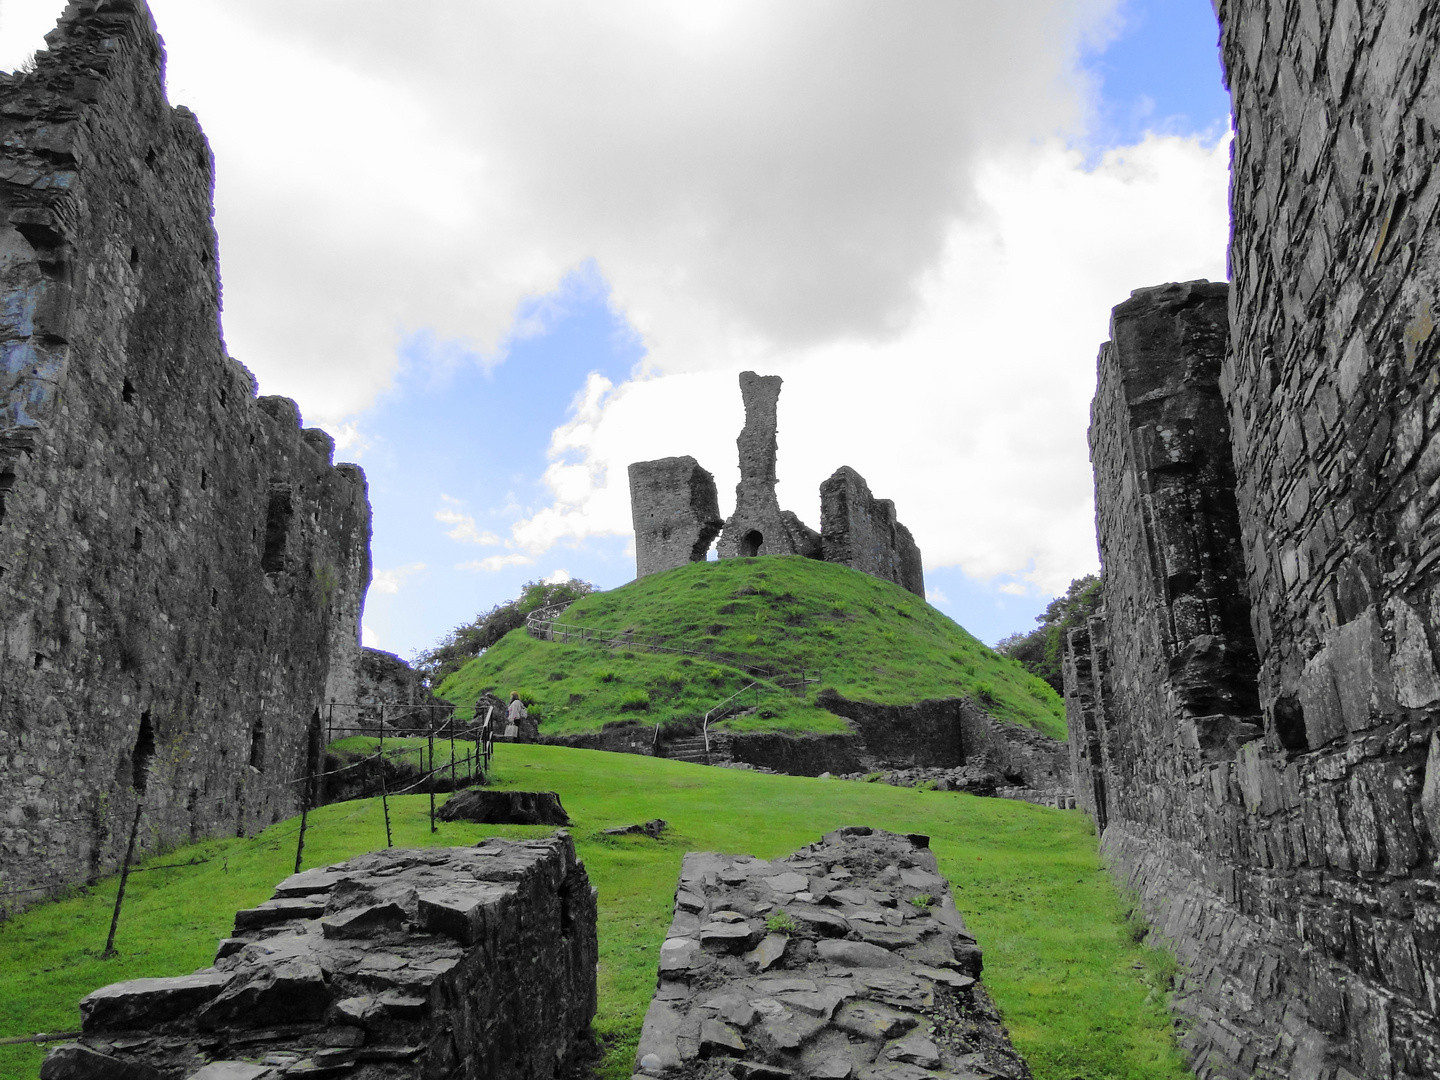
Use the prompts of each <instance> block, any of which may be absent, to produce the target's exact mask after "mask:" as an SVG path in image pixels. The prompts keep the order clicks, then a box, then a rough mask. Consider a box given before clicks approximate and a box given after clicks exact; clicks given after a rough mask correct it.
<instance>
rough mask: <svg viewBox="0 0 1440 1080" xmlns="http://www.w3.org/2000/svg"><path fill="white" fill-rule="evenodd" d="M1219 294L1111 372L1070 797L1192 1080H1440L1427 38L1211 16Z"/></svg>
mask: <svg viewBox="0 0 1440 1080" xmlns="http://www.w3.org/2000/svg"><path fill="white" fill-rule="evenodd" d="M1217 10H1218V13H1219V16H1220V20H1221V24H1222V39H1221V44H1222V51H1223V57H1224V62H1225V68H1226V76H1227V79H1228V82H1229V85H1230V90H1231V95H1232V102H1233V106H1234V119H1235V141H1234V146H1233V155H1234V157H1233V162H1234V164H1233V169H1234V172H1233V178H1232V186H1231V192H1232V217H1233V222H1234V225H1233V235H1232V238H1231V246H1230V266H1231V267H1232V272H1233V278H1234V280H1233V282H1232V283H1231V285H1230V287H1229V289H1228V291H1227V290H1226V289H1225V287H1224V286H1221V285H1212V284H1209V283H1204V282H1190V283H1186V284H1179V285H1166V286H1161V287H1158V288H1154V289H1143V290H1139V291H1137V292H1136V294H1134V296H1133V297H1132V299H1131V300H1129V301H1127V302H1126V303H1124V304H1121V305H1120V306H1119V307H1117V308H1116V309H1115V312H1114V319H1113V322H1112V332H1111V337H1112V340H1111V342H1110V343H1109V344H1107V345H1106V346H1105V347H1104V348H1103V349H1102V350H1101V353H1100V361H1099V381H1098V389H1097V392H1096V397H1095V403H1094V406H1093V413H1092V425H1091V456H1092V461H1093V463H1094V469H1095V500H1096V517H1097V525H1098V533H1099V543H1100V552H1101V559H1102V563H1103V566H1104V579H1103V580H1104V584H1103V596H1104V613H1103V616H1102V617H1100V618H1096V619H1092V620H1091V621H1090V624H1089V626H1088V627H1086V628H1085V629H1082V630H1078V631H1075V632H1074V633H1072V635H1071V637H1070V641H1069V649H1068V653H1067V660H1066V706H1067V715H1068V720H1069V725H1070V735H1071V748H1072V755H1073V761H1074V766H1075V780H1076V784H1075V787H1076V794H1077V800H1078V801H1080V802H1081V803H1083V804H1086V805H1087V808H1088V809H1089V810H1090V811H1091V812H1092V813H1093V814H1094V816H1095V818H1096V821H1097V823H1098V824H1099V825H1100V827H1101V828H1102V830H1103V833H1102V840H1101V848H1102V852H1103V854H1104V855H1105V857H1106V859H1107V860H1108V861H1109V863H1110V865H1111V867H1112V869H1113V870H1114V871H1115V873H1116V874H1117V875H1118V876H1119V877H1120V878H1121V879H1122V880H1123V881H1124V882H1125V883H1127V884H1128V885H1130V886H1131V887H1133V888H1134V889H1135V890H1136V891H1137V892H1138V893H1139V895H1140V897H1141V900H1142V903H1143V905H1144V908H1145V911H1146V913H1147V915H1148V916H1149V918H1150V920H1151V923H1152V925H1153V926H1154V927H1155V929H1156V930H1157V931H1158V933H1159V934H1160V935H1161V936H1163V937H1164V938H1165V939H1166V940H1167V941H1168V942H1169V943H1170V944H1171V945H1173V946H1174V948H1175V949H1176V951H1177V953H1178V954H1179V956H1180V957H1181V959H1182V961H1183V962H1184V966H1185V971H1184V972H1183V973H1182V976H1181V978H1180V980H1179V985H1178V988H1177V993H1176V995H1175V1000H1174V1006H1175V1008H1176V1010H1177V1011H1178V1012H1179V1013H1180V1014H1181V1016H1182V1017H1183V1018H1185V1020H1186V1021H1187V1030H1186V1033H1185V1034H1184V1037H1183V1039H1182V1042H1183V1044H1184V1045H1185V1046H1186V1047H1187V1049H1188V1050H1189V1052H1190V1055H1191V1060H1192V1063H1193V1065H1194V1066H1195V1068H1196V1071H1197V1075H1198V1076H1200V1077H1233V1078H1236V1080H1239V1078H1249V1077H1289V1078H1293V1080H1355V1078H1365V1080H1396V1078H1400V1077H1432V1076H1437V1075H1440V885H1437V881H1436V870H1435V868H1436V866H1437V863H1440V673H1437V669H1436V663H1435V651H1434V650H1435V647H1436V645H1437V643H1440V640H1437V637H1436V635H1437V632H1440V532H1437V525H1436V523H1437V520H1440V515H1437V514H1436V508H1437V504H1440V480H1437V478H1440V410H1437V402H1440V394H1437V374H1436V370H1437V353H1436V336H1435V334H1434V326H1435V313H1436V306H1437V304H1440V240H1437V232H1436V228H1435V218H1436V212H1437V205H1440V176H1437V174H1436V173H1435V171H1434V165H1435V162H1436V160H1437V158H1436V154H1437V147H1440V68H1437V66H1436V65H1435V64H1434V62H1433V58H1434V56H1435V55H1436V54H1437V50H1440V23H1437V22H1436V20H1435V18H1434V10H1433V8H1432V7H1429V6H1427V5H1423V4H1417V3H1392V4H1383V5H1382V4H1368V5H1354V4H1347V3H1330V2H1315V0H1303V2H1299V3H1294V2H1292V3H1279V2H1266V0H1221V2H1220V3H1219V4H1217Z"/></svg>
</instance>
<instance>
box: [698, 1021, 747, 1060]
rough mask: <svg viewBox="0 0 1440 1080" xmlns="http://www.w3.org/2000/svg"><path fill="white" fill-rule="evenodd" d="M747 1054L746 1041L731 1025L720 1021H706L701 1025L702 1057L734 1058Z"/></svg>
mask: <svg viewBox="0 0 1440 1080" xmlns="http://www.w3.org/2000/svg"><path fill="white" fill-rule="evenodd" d="M743 1053H745V1040H744V1039H742V1038H740V1033H739V1032H737V1031H736V1030H735V1029H734V1028H732V1027H731V1026H730V1025H729V1024H723V1023H721V1022H720V1021H719V1020H704V1021H702V1022H701V1024H700V1056H701V1057H707V1058H708V1057H714V1056H715V1055H717V1054H722V1055H724V1056H726V1057H734V1056H735V1055H737V1054H743Z"/></svg>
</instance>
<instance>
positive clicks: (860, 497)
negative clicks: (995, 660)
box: [630, 371, 925, 596]
mask: <svg viewBox="0 0 1440 1080" xmlns="http://www.w3.org/2000/svg"><path fill="white" fill-rule="evenodd" d="M780 384H781V379H780V376H778V375H757V374H755V372H753V371H743V372H741V373H740V394H741V396H742V398H743V399H744V402H745V426H744V428H742V429H741V431H740V436H739V438H737V439H736V440H735V441H736V444H737V446H738V447H739V450H740V483H738V484H737V485H736V486H735V512H734V513H733V514H731V515H730V518H729V520H727V521H725V522H724V523H723V530H722V527H721V521H720V511H719V505H718V503H717V501H716V493H715V478H714V477H713V476H712V475H711V474H710V473H709V472H707V471H706V470H704V469H702V468H701V467H700V465H699V463H698V462H696V460H695V459H694V458H692V457H674V458H660V459H659V460H656V461H639V462H636V463H634V464H633V465H631V466H630V513H631V518H632V520H633V523H634V526H635V576H636V577H645V576H646V575H647V574H656V573H659V572H660V571H662V570H672V569H674V568H675V567H677V566H684V565H685V564H686V563H691V562H704V561H705V558H706V556H707V554H708V553H709V550H710V542H711V541H712V540H714V539H715V537H716V535H719V537H720V540H719V543H718V544H717V545H716V551H717V553H718V554H719V556H720V558H722V559H731V558H737V557H739V558H746V557H750V556H755V555H803V556H805V557H806V558H810V559H824V560H825V561H826V562H833V563H840V564H841V565H844V566H849V567H851V568H852V569H855V570H862V571H864V572H865V573H867V574H870V575H872V576H874V577H878V578H883V579H885V580H886V581H893V582H895V584H897V585H899V586H901V587H902V588H905V589H909V590H910V591H911V592H913V593H914V594H915V595H916V596H924V595H925V574H924V567H923V565H922V563H921V559H920V549H919V547H917V546H916V544H915V538H914V537H913V536H911V534H910V530H909V529H907V528H906V527H905V526H904V525H902V524H901V523H900V522H899V521H898V520H896V517H895V504H894V503H893V502H891V501H890V500H889V499H877V498H875V497H874V496H873V495H872V494H871V493H870V487H869V485H868V484H866V483H865V478H864V477H863V476H861V475H860V474H859V473H858V472H856V471H855V470H854V469H852V468H850V467H849V466H848V465H846V466H842V467H841V468H839V469H837V470H836V471H835V474H834V475H833V476H831V477H830V478H829V479H828V480H826V481H825V483H823V484H822V485H821V486H820V520H821V529H820V532H818V533H817V532H816V531H815V530H814V529H812V528H810V527H809V526H808V525H806V524H805V523H804V522H803V521H801V520H800V518H799V517H798V516H797V515H796V514H795V513H794V512H793V511H791V510H782V509H780V502H779V500H778V499H777V498H776V495H775V484H776V482H777V478H776V475H775V458H776V454H777V451H778V441H777V437H776V431H777V424H778V421H777V410H778V405H779V401H780Z"/></svg>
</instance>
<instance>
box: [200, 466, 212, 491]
mask: <svg viewBox="0 0 1440 1080" xmlns="http://www.w3.org/2000/svg"><path fill="white" fill-rule="evenodd" d="M209 487H210V474H209V473H208V472H206V471H205V470H204V469H201V470H200V490H201V491H205V490H207V489H208V488H209Z"/></svg>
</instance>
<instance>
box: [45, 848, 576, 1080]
mask: <svg viewBox="0 0 1440 1080" xmlns="http://www.w3.org/2000/svg"><path fill="white" fill-rule="evenodd" d="M595 919H596V905H595V891H594V890H593V889H592V888H591V887H590V881H589V878H588V877H587V876H586V874H585V866H584V864H583V863H581V862H579V861H578V860H577V859H576V858H575V848H574V845H573V843H572V842H571V840H570V837H569V836H568V835H567V834H565V833H559V834H557V835H556V836H554V837H551V838H549V839H545V840H524V841H508V840H498V839H492V840H486V841H485V842H484V843H482V844H480V845H478V846H477V847H473V848H429V849H424V850H391V851H380V852H374V853H372V854H368V855H361V856H359V857H358V858H355V859H351V860H350V861H349V862H345V863H340V864H339V865H336V866H331V867H326V868H323V869H316V870H307V871H305V872H304V873H300V874H296V875H294V876H292V877H289V878H287V879H285V880H284V881H282V882H281V883H280V885H279V886H278V887H277V888H276V890H275V896H274V898H273V899H270V900H267V901H266V902H265V903H263V904H261V905H260V906H259V907H256V908H251V909H248V910H245V911H239V912H237V913H236V915H235V936H233V937H230V938H226V939H225V940H223V941H222V942H221V943H220V949H219V952H218V954H217V956H216V960H215V966H214V967H211V968H206V969H203V970H201V971H197V972H196V973H195V974H193V975H186V976H181V977H179V978H168V979H134V980H131V981H130V982H123V983H115V984H113V985H111V986H106V987H102V988H101V989H99V990H96V991H95V992H94V993H92V994H90V995H89V996H88V997H86V998H85V999H84V1000H83V1001H81V1003H80V1013H81V1017H82V1026H83V1030H84V1034H83V1035H82V1036H81V1038H80V1040H79V1041H78V1042H75V1043H69V1044H66V1045H64V1046H60V1047H57V1048H56V1049H54V1050H52V1051H51V1052H50V1054H49V1056H48V1057H47V1058H46V1060H45V1064H44V1066H43V1067H42V1069H41V1076H42V1078H43V1080H94V1078H96V1077H113V1078H117V1080H119V1078H123V1080H171V1078H178V1077H182V1076H183V1077H203V1078H204V1080H222V1078H223V1080H271V1078H274V1080H278V1078H279V1077H280V1075H281V1074H282V1073H284V1074H288V1075H315V1076H322V1075H323V1076H329V1075H344V1076H346V1077H349V1078H351V1080H379V1078H381V1077H385V1078H401V1077H415V1078H419V1077H427V1078H428V1077H438V1076H446V1077H465V1078H481V1077H487V1078H488V1077H499V1076H504V1077H514V1078H515V1080H541V1078H550V1077H554V1076H556V1075H558V1074H559V1073H560V1071H561V1069H562V1066H563V1065H564V1064H565V1063H566V1061H567V1060H568V1059H569V1058H570V1057H571V1055H572V1054H573V1053H574V1052H575V1051H576V1050H577V1049H579V1048H580V1046H581V1045H582V1043H583V1042H584V1041H585V1040H586V1039H587V1037H588V1030H589V1025H590V1021H591V1019H592V1018H593V1017H594V1015H595V965H596V961H597V958H598V946H597V941H596V934H595Z"/></svg>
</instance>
